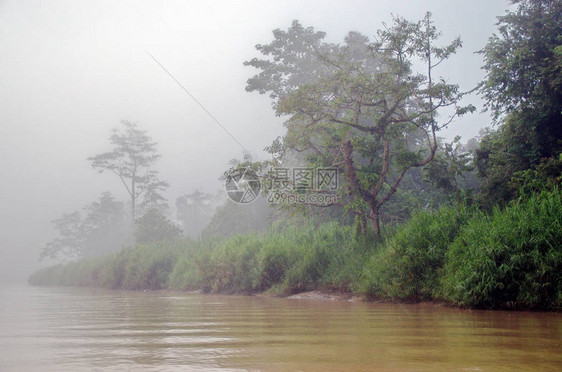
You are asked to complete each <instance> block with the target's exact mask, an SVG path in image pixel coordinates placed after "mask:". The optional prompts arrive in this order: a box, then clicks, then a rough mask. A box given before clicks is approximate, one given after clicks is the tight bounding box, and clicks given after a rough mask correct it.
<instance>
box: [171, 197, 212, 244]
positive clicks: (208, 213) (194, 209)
mask: <svg viewBox="0 0 562 372" xmlns="http://www.w3.org/2000/svg"><path fill="white" fill-rule="evenodd" d="M221 199H222V198H221V195H217V194H209V193H206V192H202V191H199V190H195V191H194V192H192V193H190V194H185V195H183V196H180V197H179V198H177V200H176V210H177V219H178V221H179V222H181V225H182V229H183V231H184V233H185V234H186V235H188V236H191V237H197V236H198V235H199V233H200V232H201V231H202V230H203V229H204V228H205V226H207V224H208V223H209V222H210V221H211V218H212V217H213V214H214V213H215V210H216V209H217V207H218V205H219V203H220V202H221Z"/></svg>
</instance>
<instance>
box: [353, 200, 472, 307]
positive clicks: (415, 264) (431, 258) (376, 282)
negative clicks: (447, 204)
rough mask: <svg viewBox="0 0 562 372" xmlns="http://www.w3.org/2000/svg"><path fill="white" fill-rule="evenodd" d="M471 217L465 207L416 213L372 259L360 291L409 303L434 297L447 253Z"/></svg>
mask: <svg viewBox="0 0 562 372" xmlns="http://www.w3.org/2000/svg"><path fill="white" fill-rule="evenodd" d="M471 214H472V211H471V210H469V209H467V208H466V207H464V206H461V207H459V208H456V209H455V208H441V209H439V210H438V211H436V212H432V211H427V210H426V211H420V212H418V213H416V214H414V216H412V218H411V219H410V221H409V222H408V223H406V224H404V225H402V226H400V227H399V228H398V229H397V230H396V232H395V233H394V234H393V235H391V236H390V237H389V238H388V239H386V241H385V242H384V244H382V247H381V249H380V250H378V251H376V252H375V253H374V254H373V255H372V256H371V257H370V259H369V262H368V263H367V264H366V266H365V269H364V272H363V278H362V280H361V285H360V291H361V292H362V293H364V294H366V295H367V296H369V297H378V298H380V297H382V298H392V299H399V300H408V301H421V300H429V299H433V298H435V297H436V294H437V292H438V290H439V287H438V284H439V277H440V275H441V272H442V270H443V266H444V264H445V256H446V253H447V250H448V249H449V246H450V245H451V244H452V243H453V241H454V240H455V238H456V237H457V235H458V234H459V232H460V230H461V228H462V226H463V225H464V224H466V222H467V220H468V219H469V218H470V216H471Z"/></svg>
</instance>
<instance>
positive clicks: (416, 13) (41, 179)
mask: <svg viewBox="0 0 562 372" xmlns="http://www.w3.org/2000/svg"><path fill="white" fill-rule="evenodd" d="M506 8H507V3H506V1H503V0H492V1H490V0H478V1H470V2H468V1H460V0H458V1H451V0H433V1H425V2H423V4H420V2H413V1H405V0H378V1H325V0H323V1H307V2H303V1H236V2H234V1H216V0H215V1H211V2H203V1H164V2H163V1H118V2H115V1H95V2H93V1H0V50H1V52H2V58H1V59H0V71H1V74H0V80H1V82H0V127H1V134H2V135H1V136H0V174H1V177H2V179H1V182H0V249H1V250H2V260H1V261H0V281H2V282H8V281H20V282H21V281H24V280H25V279H26V277H27V276H28V275H29V274H30V273H31V272H32V271H33V270H35V269H36V268H37V267H38V263H37V261H38V257H39V251H40V249H41V248H42V247H43V246H44V244H45V243H46V242H47V241H49V240H50V239H52V238H53V237H54V236H55V232H54V231H53V228H52V224H51V221H52V220H53V219H56V218H58V217H59V216H60V215H61V214H62V213H65V212H72V211H74V210H79V209H80V208H81V207H82V206H84V205H85V204H87V203H89V202H91V201H93V200H95V199H96V198H98V197H99V195H100V193H101V192H103V191H110V192H112V193H113V194H114V195H115V196H116V197H117V198H119V199H120V200H123V201H126V200H127V195H126V194H125V191H124V189H123V188H122V185H120V183H119V180H118V179H117V178H116V177H112V176H111V175H109V174H105V173H104V174H99V173H98V172H96V171H95V170H93V169H92V168H91V166H90V163H89V162H88V161H87V160H86V159H87V158H88V157H89V156H92V155H94V154H96V153H100V152H105V151H109V150H110V145H109V143H108V137H109V135H110V134H111V129H112V128H114V127H116V126H118V125H119V122H120V121H121V120H129V121H133V122H138V123H139V126H140V127H141V128H142V129H145V130H147V132H148V134H149V135H150V136H152V138H153V139H154V140H155V141H156V142H158V150H159V152H160V154H161V155H162V157H161V159H160V161H159V162H158V170H159V171H160V177H161V178H162V179H164V180H166V181H167V182H169V184H170V187H169V188H168V190H167V192H166V198H167V199H168V201H169V204H170V206H171V207H173V206H174V202H175V200H176V198H177V197H179V196H181V195H183V194H186V193H190V192H193V191H195V190H196V189H199V190H204V191H206V192H209V193H215V192H216V191H217V190H219V189H220V188H221V184H220V182H219V180H218V178H219V175H220V174H221V173H222V172H223V171H224V170H225V169H227V168H228V162H229V160H230V159H232V158H240V157H241V154H242V150H241V148H240V146H239V144H237V143H236V142H235V141H233V139H232V138H230V137H229V135H228V134H227V133H226V132H225V131H224V130H223V129H221V128H220V127H219V126H218V125H217V124H216V123H215V122H214V121H213V120H212V119H211V118H210V117H209V115H208V114H207V113H205V112H204V111H203V110H202V109H201V108H200V107H199V106H198V105H197V104H196V103H195V102H194V101H193V99H191V98H190V97H189V96H188V95H186V94H185V92H183V91H182V90H181V88H180V87H179V86H178V85H177V84H176V83H175V82H174V81H173V80H172V79H171V78H170V77H169V76H168V75H166V73H165V72H164V71H163V70H162V68H160V67H159V66H158V65H157V64H156V63H155V61H154V60H152V59H151V58H150V57H149V55H148V54H147V52H149V53H151V54H152V55H153V56H154V57H155V58H156V59H157V60H158V61H159V62H160V63H161V64H162V65H163V66H165V68H166V69H167V70H168V71H169V72H170V73H171V74H173V75H174V76H175V78H177V80H178V81H180V82H181V83H182V84H183V85H184V86H185V87H186V88H187V89H188V90H189V91H190V93H191V94H193V96H194V97H195V98H196V99H197V100H198V101H199V102H200V103H201V104H202V105H203V106H204V107H205V108H206V109H207V110H208V111H209V112H210V113H212V115H213V116H215V117H216V118H217V119H218V120H219V121H220V122H221V123H222V125H223V126H224V127H225V128H226V129H227V130H228V131H229V132H230V133H231V134H232V135H233V136H234V137H235V138H236V139H237V140H238V141H239V142H240V143H241V144H242V145H243V146H244V148H246V149H248V151H249V152H250V153H251V154H252V155H253V156H254V157H255V158H257V159H266V157H267V156H266V154H265V153H264V152H263V148H264V147H265V146H267V145H269V144H270V143H271V141H272V140H273V139H274V138H276V137H277V136H279V135H281V134H283V126H282V122H283V119H282V118H278V117H275V115H274V113H273V111H272V109H271V105H270V101H269V100H268V98H267V97H265V96H260V95H258V94H250V93H246V92H245V90H244V87H245V82H246V80H247V79H248V78H249V77H250V76H252V75H253V74H254V73H255V71H253V70H252V69H251V68H249V67H244V66H243V65H242V63H243V62H244V61H246V60H249V59H251V58H253V57H255V56H257V55H258V53H257V51H256V50H255V48H254V46H255V45H256V44H258V43H267V42H269V41H271V40H272V33H271V32H272V30H274V29H276V28H281V29H287V28H288V27H289V26H290V24H291V21H292V20H293V19H298V20H300V22H301V23H302V24H303V25H304V26H313V27H314V28H315V29H316V30H321V31H325V32H327V39H328V40H330V41H334V42H339V41H341V40H343V37H344V36H345V34H346V33H347V32H348V31H351V30H355V31H359V32H361V33H363V34H365V35H367V36H373V35H374V34H375V33H376V30H377V29H379V28H380V27H381V22H383V21H386V22H389V21H390V20H391V13H392V14H396V15H401V16H404V17H406V18H409V19H419V18H421V17H422V16H423V14H424V13H425V12H426V11H431V12H432V13H433V15H434V21H435V24H436V26H437V27H438V29H440V30H442V31H443V36H444V39H443V40H451V39H453V38H454V37H455V36H457V35H460V36H461V38H462V40H463V42H464V43H463V48H462V49H461V51H460V53H458V54H457V55H455V56H454V57H452V58H451V61H450V63H449V64H448V65H447V67H446V68H445V67H444V68H442V69H441V70H440V71H439V73H440V74H441V75H443V76H445V77H448V78H449V79H450V81H452V82H457V83H459V84H460V85H461V88H462V89H464V90H469V89H472V88H474V86H475V85H476V84H477V82H478V81H479V80H481V79H482V78H483V72H482V71H481V70H480V69H479V66H481V65H482V61H481V57H480V55H477V54H475V51H477V50H479V49H481V48H482V47H483V46H484V45H485V43H486V41H487V38H488V37H489V36H490V35H492V33H493V32H494V30H495V26H494V23H495V21H496V16H498V15H501V14H503V12H504V10H505V9H506ZM466 102H469V103H473V104H475V105H476V106H477V107H478V109H481V108H482V101H481V100H480V99H479V98H478V97H477V96H474V95H473V96H471V97H469V98H467V99H466ZM488 125H490V118H489V115H487V114H486V113H477V114H473V115H469V116H466V117H463V118H462V119H459V120H457V121H456V122H454V123H453V124H452V126H451V128H450V129H449V130H447V131H446V132H444V133H442V135H444V136H446V137H447V138H452V137H454V135H456V134H460V135H462V137H463V139H464V140H465V141H466V140H467V139H469V138H471V137H473V136H475V135H477V134H478V131H479V129H481V128H483V127H484V126H488Z"/></svg>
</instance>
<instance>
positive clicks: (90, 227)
mask: <svg viewBox="0 0 562 372" xmlns="http://www.w3.org/2000/svg"><path fill="white" fill-rule="evenodd" d="M83 209H84V210H85V212H86V214H85V217H84V218H82V214H81V213H80V212H78V211H76V212H72V213H65V214H63V215H62V217H61V218H59V219H57V220H54V221H53V223H54V225H55V229H56V230H57V231H58V232H59V236H58V237H57V238H55V239H54V240H52V241H51V242H49V243H47V245H46V246H45V247H44V248H43V249H42V250H41V254H40V260H43V259H52V260H62V261H69V260H70V261H71V260H75V259H78V258H81V257H96V256H103V255H106V254H109V253H113V252H117V251H119V250H120V249H121V247H122V246H123V245H124V244H127V242H129V241H130V235H131V234H130V228H129V224H128V223H127V216H126V213H125V206H124V204H123V203H122V202H119V201H117V200H116V199H115V198H114V197H113V195H111V193H109V192H104V193H102V194H101V196H100V198H99V200H97V201H95V202H92V203H90V204H89V205H87V206H85V207H84V208H83Z"/></svg>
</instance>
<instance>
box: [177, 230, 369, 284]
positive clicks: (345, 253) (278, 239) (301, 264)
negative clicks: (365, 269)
mask: <svg viewBox="0 0 562 372" xmlns="http://www.w3.org/2000/svg"><path fill="white" fill-rule="evenodd" d="M363 254H364V253H361V250H358V249H357V248H356V247H354V238H353V232H352V228H350V227H345V226H340V225H339V224H337V223H330V224H325V225H321V226H319V227H315V226H314V225H312V224H306V225H304V226H302V225H300V226H298V225H290V226H285V227H283V228H273V227H272V228H270V229H269V230H267V231H266V232H264V233H260V234H256V233H250V234H246V235H241V236H235V237H232V238H226V239H225V240H223V241H222V242H220V241H218V242H215V243H214V246H213V247H209V249H206V250H200V251H199V252H198V253H195V254H194V255H193V256H191V257H189V258H185V259H184V260H182V261H181V262H180V263H179V266H177V267H176V269H175V270H174V272H173V273H172V281H171V286H172V287H174V288H183V289H193V288H200V289H203V290H204V291H209V292H223V293H246V294H248V293H255V292H261V291H266V290H272V291H273V292H275V293H282V294H289V293H296V292H300V291H304V290H310V289H316V288H330V289H339V290H350V289H351V288H352V286H353V284H354V283H355V280H356V276H357V275H356V273H358V272H360V268H359V266H361V265H362V262H363V261H362V260H361V259H358V257H359V256H361V257H363ZM192 281H194V282H195V285H194V283H192Z"/></svg>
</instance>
